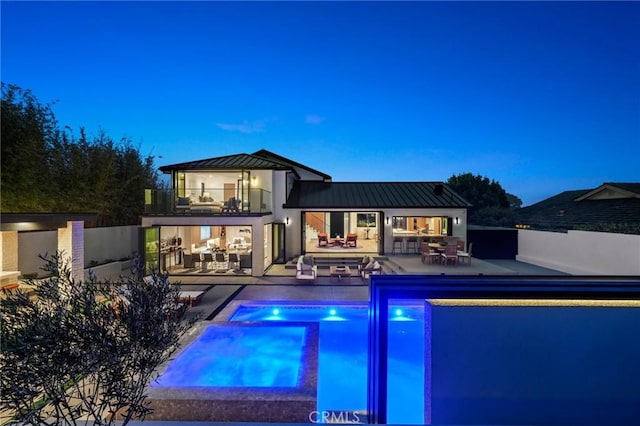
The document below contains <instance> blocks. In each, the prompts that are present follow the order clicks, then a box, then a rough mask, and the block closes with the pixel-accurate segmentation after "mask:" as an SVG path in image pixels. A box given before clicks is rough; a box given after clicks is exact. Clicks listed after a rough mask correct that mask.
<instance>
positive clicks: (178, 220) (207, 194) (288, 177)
mask: <svg viewBox="0 0 640 426" xmlns="http://www.w3.org/2000/svg"><path fill="white" fill-rule="evenodd" d="M160 170H161V171H162V172H163V173H167V174H170V175H171V190H169V191H153V190H148V191H147V192H146V194H145V216H144V217H143V218H142V226H143V232H144V246H143V247H144V252H145V253H144V255H145V261H146V263H147V265H148V266H149V267H154V268H160V269H161V270H168V271H169V272H171V273H174V274H182V273H186V274H188V273H203V272H205V273H214V274H250V275H254V276H261V275H263V274H264V272H265V270H266V269H267V268H269V266H271V265H272V264H274V263H285V262H286V261H288V260H290V259H292V258H293V257H294V256H296V255H298V254H303V253H326V252H328V251H331V252H339V253H377V254H385V253H394V254H395V253H407V252H417V251H418V250H419V244H415V242H416V241H415V240H416V239H417V240H418V241H420V240H424V239H427V238H428V239H438V238H445V237H446V236H457V237H458V238H460V239H461V240H465V236H466V231H467V220H466V219H467V208H468V207H469V203H468V202H467V201H465V200H464V199H463V198H462V197H460V196H459V195H458V194H457V193H455V191H453V190H452V189H451V188H450V187H449V186H447V185H446V184H445V183H443V182H333V181H332V179H331V176H329V175H327V174H325V173H323V172H320V171H317V170H314V169H312V168H310V167H307V166H305V165H303V164H300V163H297V162H295V161H292V160H289V159H287V158H284V157H281V156H279V155H277V154H274V153H272V152H269V151H266V150H260V151H258V152H255V153H253V154H237V155H230V156H223V157H216V158H209V159H205V160H197V161H191V162H186V163H180V164H172V165H167V166H163V167H160Z"/></svg>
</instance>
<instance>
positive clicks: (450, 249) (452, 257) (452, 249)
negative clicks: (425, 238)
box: [441, 244, 458, 265]
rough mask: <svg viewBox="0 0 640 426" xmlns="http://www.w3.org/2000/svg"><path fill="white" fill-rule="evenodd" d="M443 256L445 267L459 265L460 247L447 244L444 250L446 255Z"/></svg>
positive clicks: (442, 254)
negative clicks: (450, 264)
mask: <svg viewBox="0 0 640 426" xmlns="http://www.w3.org/2000/svg"><path fill="white" fill-rule="evenodd" d="M441 256H442V261H443V262H444V264H445V265H448V264H449V263H450V262H451V263H453V264H454V265H457V264H458V247H457V246H456V245H455V244H447V245H446V246H445V248H444V253H441Z"/></svg>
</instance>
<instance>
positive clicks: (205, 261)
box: [202, 252, 213, 270]
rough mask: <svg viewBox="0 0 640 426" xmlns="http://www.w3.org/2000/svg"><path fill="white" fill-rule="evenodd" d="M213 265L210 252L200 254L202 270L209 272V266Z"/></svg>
mask: <svg viewBox="0 0 640 426" xmlns="http://www.w3.org/2000/svg"><path fill="white" fill-rule="evenodd" d="M212 263H213V255H212V254H211V252H205V253H202V270H209V265H210V264H212Z"/></svg>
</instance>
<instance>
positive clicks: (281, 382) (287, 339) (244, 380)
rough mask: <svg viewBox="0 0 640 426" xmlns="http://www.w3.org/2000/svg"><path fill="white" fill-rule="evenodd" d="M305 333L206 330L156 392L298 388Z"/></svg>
mask: <svg viewBox="0 0 640 426" xmlns="http://www.w3.org/2000/svg"><path fill="white" fill-rule="evenodd" d="M305 330H306V329H305V327H295V326H288V327H208V328H206V329H205V330H204V331H203V332H202V334H201V335H200V336H199V337H198V339H197V340H196V341H195V342H193V343H192V344H191V345H189V346H188V347H187V348H186V349H185V350H184V351H182V352H181V353H180V355H179V356H178V357H177V358H176V359H175V360H174V362H172V363H171V364H170V365H169V366H168V367H167V369H166V370H165V372H164V373H163V374H162V376H160V377H159V378H158V380H157V382H156V383H154V384H153V386H156V387H183V388H187V387H200V386H202V387H208V386H209V387H210V386H215V387H251V388H275V387H283V388H286V387H296V386H297V385H298V377H299V372H300V366H301V359H302V348H303V346H304V338H305ZM239 359H241V360H242V362H238V360H239Z"/></svg>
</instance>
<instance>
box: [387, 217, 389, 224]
mask: <svg viewBox="0 0 640 426" xmlns="http://www.w3.org/2000/svg"><path fill="white" fill-rule="evenodd" d="M388 224H389V216H387V225H388Z"/></svg>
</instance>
